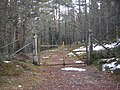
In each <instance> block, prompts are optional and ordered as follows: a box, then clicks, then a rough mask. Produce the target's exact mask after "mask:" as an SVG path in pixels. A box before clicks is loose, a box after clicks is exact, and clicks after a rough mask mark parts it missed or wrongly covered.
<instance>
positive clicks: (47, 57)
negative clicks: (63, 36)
mask: <svg viewBox="0 0 120 90" xmlns="http://www.w3.org/2000/svg"><path fill="white" fill-rule="evenodd" d="M42 58H43V59H49V58H50V57H49V56H46V57H42Z"/></svg>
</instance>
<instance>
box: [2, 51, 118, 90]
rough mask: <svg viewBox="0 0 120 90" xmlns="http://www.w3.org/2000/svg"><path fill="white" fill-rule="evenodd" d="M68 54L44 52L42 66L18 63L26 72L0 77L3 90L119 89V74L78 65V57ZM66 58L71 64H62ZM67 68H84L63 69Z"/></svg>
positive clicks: (67, 62) (66, 61)
mask: <svg viewBox="0 0 120 90" xmlns="http://www.w3.org/2000/svg"><path fill="white" fill-rule="evenodd" d="M66 54H67V52H63V51H62V50H61V49H57V50H49V51H44V52H42V54H41V56H40V57H41V58H42V60H41V62H42V63H43V64H44V65H43V66H34V65H32V64H29V63H27V64H25V63H21V64H18V63H15V64H16V65H19V67H20V65H21V67H22V68H24V73H21V74H20V75H18V76H14V75H7V76H0V79H1V80H0V84H1V85H0V90H120V77H119V76H116V75H112V74H110V73H107V72H102V71H99V70H98V69H97V68H96V67H95V66H91V65H90V66H87V65H86V64H75V61H76V60H77V59H76V60H75V58H74V57H69V56H67V55H66ZM63 59H64V60H65V63H66V64H69V63H72V64H71V65H65V66H63V65H62V64H63ZM56 64H58V65H56ZM59 64H61V65H59ZM17 67H18V66H17ZM67 67H72V68H81V69H84V70H85V71H72V70H71V71H69V70H68V71H67V70H63V69H65V68H67ZM1 70H2V69H1ZM2 79H3V80H2Z"/></svg>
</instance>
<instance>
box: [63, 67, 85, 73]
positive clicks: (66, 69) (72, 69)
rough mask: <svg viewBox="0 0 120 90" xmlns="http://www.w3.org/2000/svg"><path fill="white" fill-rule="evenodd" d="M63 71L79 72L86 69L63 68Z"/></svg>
mask: <svg viewBox="0 0 120 90" xmlns="http://www.w3.org/2000/svg"><path fill="white" fill-rule="evenodd" d="M62 70H65V71H79V72H82V71H86V69H83V68H73V67H66V68H62Z"/></svg>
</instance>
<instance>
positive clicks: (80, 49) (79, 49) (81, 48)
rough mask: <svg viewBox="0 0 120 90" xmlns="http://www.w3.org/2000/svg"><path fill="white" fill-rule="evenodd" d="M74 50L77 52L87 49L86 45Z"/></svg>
mask: <svg viewBox="0 0 120 90" xmlns="http://www.w3.org/2000/svg"><path fill="white" fill-rule="evenodd" d="M73 51H74V52H77V51H86V48H85V47H84V46H81V47H80V48H77V49H74V50H73Z"/></svg>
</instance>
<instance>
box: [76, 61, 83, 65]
mask: <svg viewBox="0 0 120 90" xmlns="http://www.w3.org/2000/svg"><path fill="white" fill-rule="evenodd" d="M75 63H77V64H79V63H84V62H83V61H76V62H75Z"/></svg>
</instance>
